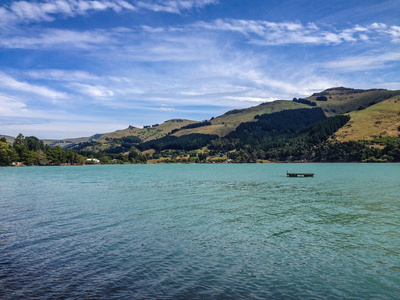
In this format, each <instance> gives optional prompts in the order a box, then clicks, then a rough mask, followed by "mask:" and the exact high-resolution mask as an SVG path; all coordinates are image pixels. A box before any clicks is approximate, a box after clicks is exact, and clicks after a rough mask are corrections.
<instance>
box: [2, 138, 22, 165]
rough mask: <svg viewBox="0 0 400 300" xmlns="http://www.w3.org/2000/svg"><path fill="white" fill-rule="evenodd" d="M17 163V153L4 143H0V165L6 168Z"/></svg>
mask: <svg viewBox="0 0 400 300" xmlns="http://www.w3.org/2000/svg"><path fill="white" fill-rule="evenodd" d="M16 161H19V156H18V153H17V151H15V149H14V148H13V147H11V146H10V145H8V144H7V143H6V142H3V141H0V165H3V166H6V165H9V164H11V163H13V162H16Z"/></svg>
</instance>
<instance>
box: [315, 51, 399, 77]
mask: <svg viewBox="0 0 400 300" xmlns="http://www.w3.org/2000/svg"><path fill="white" fill-rule="evenodd" d="M399 61H400V52H387V53H384V54H376V53H375V54H369V55H358V56H353V57H346V58H343V59H338V60H333V61H328V62H326V63H321V64H319V67H321V68H327V69H335V70H336V72H356V71H366V70H373V69H381V68H386V67H387V64H389V63H391V64H398V63H399Z"/></svg>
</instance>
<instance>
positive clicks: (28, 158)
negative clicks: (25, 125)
mask: <svg viewBox="0 0 400 300" xmlns="http://www.w3.org/2000/svg"><path fill="white" fill-rule="evenodd" d="M84 162H85V158H84V157H83V156H82V155H79V154H78V153H76V152H74V151H71V150H64V149H61V148H60V147H50V146H48V145H45V144H44V143H43V142H42V141H40V140H39V139H38V138H36V137H33V136H29V137H26V138H25V137H24V136H23V135H22V134H19V135H18V136H17V137H16V138H15V140H14V143H13V145H9V144H7V143H6V141H5V140H0V165H3V166H6V165H11V164H13V163H22V164H24V165H28V166H32V165H60V164H73V165H74V164H83V163H84Z"/></svg>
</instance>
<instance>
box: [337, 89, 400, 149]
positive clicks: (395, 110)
mask: <svg viewBox="0 0 400 300" xmlns="http://www.w3.org/2000/svg"><path fill="white" fill-rule="evenodd" d="M349 115H350V117H351V119H350V121H349V123H347V124H346V125H345V126H344V127H343V128H341V129H339V131H338V132H337V133H336V140H338V141H340V142H346V141H351V140H355V141H358V140H371V139H373V138H375V137H380V136H396V137H397V136H398V135H399V134H400V132H399V130H398V127H399V126H400V96H395V97H392V98H390V99H387V100H384V101H382V102H380V103H378V104H375V105H372V106H370V107H368V108H366V109H364V110H360V111H354V112H351V113H350V114H349Z"/></svg>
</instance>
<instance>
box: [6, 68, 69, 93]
mask: <svg viewBox="0 0 400 300" xmlns="http://www.w3.org/2000/svg"><path fill="white" fill-rule="evenodd" d="M0 87H3V88H6V89H11V90H14V91H17V92H26V93H29V94H35V95H38V96H42V97H46V98H51V99H54V100H56V99H64V98H66V97H67V95H66V94H65V93H61V92H57V91H55V90H53V89H50V88H47V87H44V86H38V85H33V84H30V83H27V82H23V81H18V80H16V79H14V78H12V77H11V76H8V75H6V74H5V73H1V72H0Z"/></svg>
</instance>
